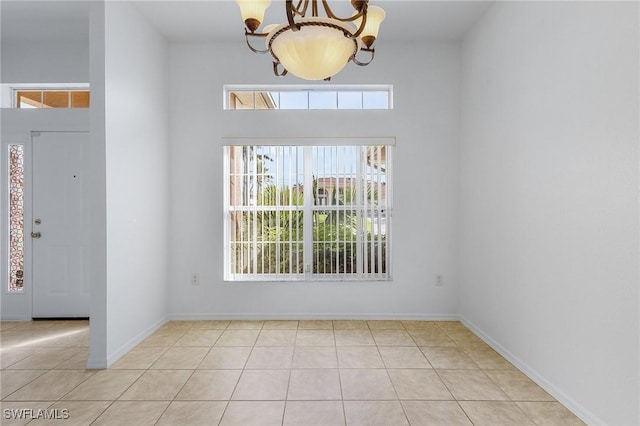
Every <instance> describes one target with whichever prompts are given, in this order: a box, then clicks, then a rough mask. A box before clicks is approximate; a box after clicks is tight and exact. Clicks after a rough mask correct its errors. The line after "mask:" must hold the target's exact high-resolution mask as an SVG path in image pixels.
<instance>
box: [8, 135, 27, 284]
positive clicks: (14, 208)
mask: <svg viewBox="0 0 640 426" xmlns="http://www.w3.org/2000/svg"><path fill="white" fill-rule="evenodd" d="M23 288H24V146H23V145H9V291H10V292H16V291H22V289H23Z"/></svg>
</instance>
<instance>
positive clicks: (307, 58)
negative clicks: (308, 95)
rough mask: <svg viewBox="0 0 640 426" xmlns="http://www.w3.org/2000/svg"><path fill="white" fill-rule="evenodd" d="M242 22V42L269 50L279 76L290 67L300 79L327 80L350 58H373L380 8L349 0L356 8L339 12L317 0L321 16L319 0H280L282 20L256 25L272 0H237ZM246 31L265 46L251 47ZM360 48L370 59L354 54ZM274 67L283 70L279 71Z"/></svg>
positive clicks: (382, 17) (383, 15)
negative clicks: (261, 39)
mask: <svg viewBox="0 0 640 426" xmlns="http://www.w3.org/2000/svg"><path fill="white" fill-rule="evenodd" d="M236 2H237V3H238V5H239V6H240V11H241V14H242V19H243V21H244V23H245V26H246V30H245V37H246V39H247V45H248V46H249V48H250V49H251V50H252V51H253V52H256V53H271V55H272V56H273V69H274V73H275V74H276V75H278V76H282V75H285V74H287V73H289V72H290V73H291V74H293V75H295V76H297V77H299V78H302V79H305V80H329V79H330V78H331V77H332V76H334V75H335V74H337V73H338V72H340V71H341V70H342V69H343V68H344V67H345V66H346V65H347V64H348V63H349V62H351V61H353V62H354V63H355V64H357V65H361V66H364V65H368V64H369V63H371V62H372V61H373V57H374V54H375V49H374V48H373V44H374V42H375V40H376V38H377V36H378V31H379V29H380V23H381V22H382V21H383V20H384V19H385V12H384V10H383V9H382V8H379V7H376V6H368V0H351V5H352V6H353V8H354V9H355V12H354V13H353V15H351V16H350V17H346V18H339V17H337V16H336V15H335V14H334V13H333V12H332V10H331V8H330V7H329V5H328V3H327V1H326V0H321V7H322V8H323V9H324V12H325V14H326V17H321V16H318V11H319V10H320V1H319V0H298V2H297V5H295V6H294V4H293V0H285V10H286V18H287V22H285V23H283V24H272V25H268V26H266V27H264V29H263V30H262V31H261V32H257V30H258V28H259V27H260V25H261V24H262V21H263V20H264V14H265V11H266V9H267V7H269V4H270V3H271V0H236ZM307 11H311V15H312V16H305V14H306V13H307ZM250 37H264V38H265V41H266V49H264V50H261V49H257V48H254V47H253V46H252V45H251V43H250V42H249V38H250ZM360 51H364V52H367V53H368V54H369V55H370V59H369V60H368V61H366V62H362V61H360V60H358V59H356V55H357V54H358V52H360ZM279 67H281V68H282V71H280V72H279V71H278V69H279Z"/></svg>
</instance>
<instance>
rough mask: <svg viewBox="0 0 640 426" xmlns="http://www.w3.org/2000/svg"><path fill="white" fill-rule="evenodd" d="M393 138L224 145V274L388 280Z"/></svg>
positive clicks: (273, 278) (257, 277) (283, 278)
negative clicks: (353, 142) (370, 142)
mask: <svg viewBox="0 0 640 426" xmlns="http://www.w3.org/2000/svg"><path fill="white" fill-rule="evenodd" d="M391 157H392V146H391V145H366V146H358V145H353V146H351V145H344V146H343V145H339V146H338V145H331V146H300V145H234V146H227V147H225V160H224V161H225V164H224V166H225V176H226V179H225V203H224V205H225V279H226V280H269V281H290V280H389V279H390V277H391V272H390V266H391V257H390V256H391V239H390V237H391V214H390V212H391V200H392V197H391Z"/></svg>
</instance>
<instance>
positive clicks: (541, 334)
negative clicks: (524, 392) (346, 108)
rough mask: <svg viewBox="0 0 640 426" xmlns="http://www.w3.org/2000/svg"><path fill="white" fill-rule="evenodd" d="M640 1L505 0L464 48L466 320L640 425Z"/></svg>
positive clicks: (561, 387) (572, 398)
mask: <svg viewBox="0 0 640 426" xmlns="http://www.w3.org/2000/svg"><path fill="white" fill-rule="evenodd" d="M638 40H639V34H638V3H635V2H634V3H632V2H627V3H613V2H589V3H587V2H584V3H579V2H566V3H558V2H555V3H554V2H542V3H539V2H531V3H519V2H515V3H498V4H496V5H495V6H494V7H493V8H492V9H490V10H489V12H488V13H487V14H486V15H485V16H484V17H483V18H482V19H481V21H480V22H479V23H478V24H477V25H476V26H475V28H474V29H473V30H472V31H471V32H470V33H469V34H468V35H467V37H466V39H465V41H464V43H463V49H462V70H463V71H462V127H461V194H460V200H461V203H460V218H461V219H460V236H461V238H460V253H461V255H460V280H461V292H460V294H461V308H460V312H461V315H462V317H463V319H464V321H465V322H466V323H467V324H469V325H471V326H472V327H473V328H474V329H475V330H476V331H478V332H479V333H481V335H483V336H484V337H485V338H486V339H488V340H489V341H490V342H491V343H492V344H493V345H494V346H495V347H497V348H498V349H500V350H501V351H502V352H503V353H504V354H506V355H507V356H508V357H510V359H511V360H513V361H514V362H516V363H517V364H518V366H519V367H521V368H522V369H523V370H524V371H525V372H527V373H528V374H530V375H531V376H533V377H534V378H536V379H537V380H538V381H539V382H540V383H542V384H543V385H545V387H547V389H548V390H550V391H551V392H552V393H553V394H554V395H555V396H556V397H557V398H559V399H560V400H561V402H563V403H565V404H566V405H568V406H569V407H570V408H572V409H573V410H574V411H575V412H576V413H577V414H579V415H581V416H582V417H583V418H584V419H585V420H587V421H589V422H590V423H593V424H611V425H623V424H625V425H631V424H638V423H639V422H640V419H639V417H638V401H639V392H638V384H639V382H638V377H639V375H638V373H639V371H638V359H639V352H638V336H639V329H638V282H639V276H638V271H639V265H638V259H639V249H638V235H639V228H638V217H639V211H638V177H639V176H638V128H639V122H638V120H639V119H638V114H639V108H638V89H639V87H638V75H639V70H638V60H639V57H638V51H639V47H638Z"/></svg>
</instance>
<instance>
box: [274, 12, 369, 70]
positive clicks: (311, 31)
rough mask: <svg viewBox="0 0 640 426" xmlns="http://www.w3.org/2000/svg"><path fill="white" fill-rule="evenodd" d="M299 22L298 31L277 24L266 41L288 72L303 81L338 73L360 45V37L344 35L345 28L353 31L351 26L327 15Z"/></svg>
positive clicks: (350, 31)
mask: <svg viewBox="0 0 640 426" xmlns="http://www.w3.org/2000/svg"><path fill="white" fill-rule="evenodd" d="M299 24H300V29H299V30H298V31H290V30H287V26H286V25H284V26H282V25H281V26H278V27H276V28H275V29H273V30H272V31H271V32H270V33H269V35H268V36H267V42H266V43H267V48H269V49H270V50H271V52H272V53H273V56H274V58H276V59H277V60H278V61H279V62H280V63H281V64H282V66H283V67H284V68H285V69H286V70H287V71H289V72H290V73H291V74H293V75H295V76H296V77H300V78H302V79H304V80H325V79H327V78H329V77H331V76H333V75H335V74H337V73H339V72H340V71H341V70H342V69H343V68H344V67H345V66H346V65H347V63H348V62H349V60H350V59H351V58H352V57H353V56H354V55H355V54H356V52H357V51H358V50H359V48H360V46H361V41H360V39H357V38H347V37H345V35H344V33H343V31H347V32H349V33H351V34H353V31H354V30H353V28H350V27H349V26H348V25H345V24H342V23H337V24H336V23H335V22H331V20H329V19H326V18H303V19H301V20H300V21H299ZM322 24H327V25H326V26H325V25H322ZM336 25H337V26H339V27H341V28H342V30H341V29H340V28H336Z"/></svg>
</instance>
